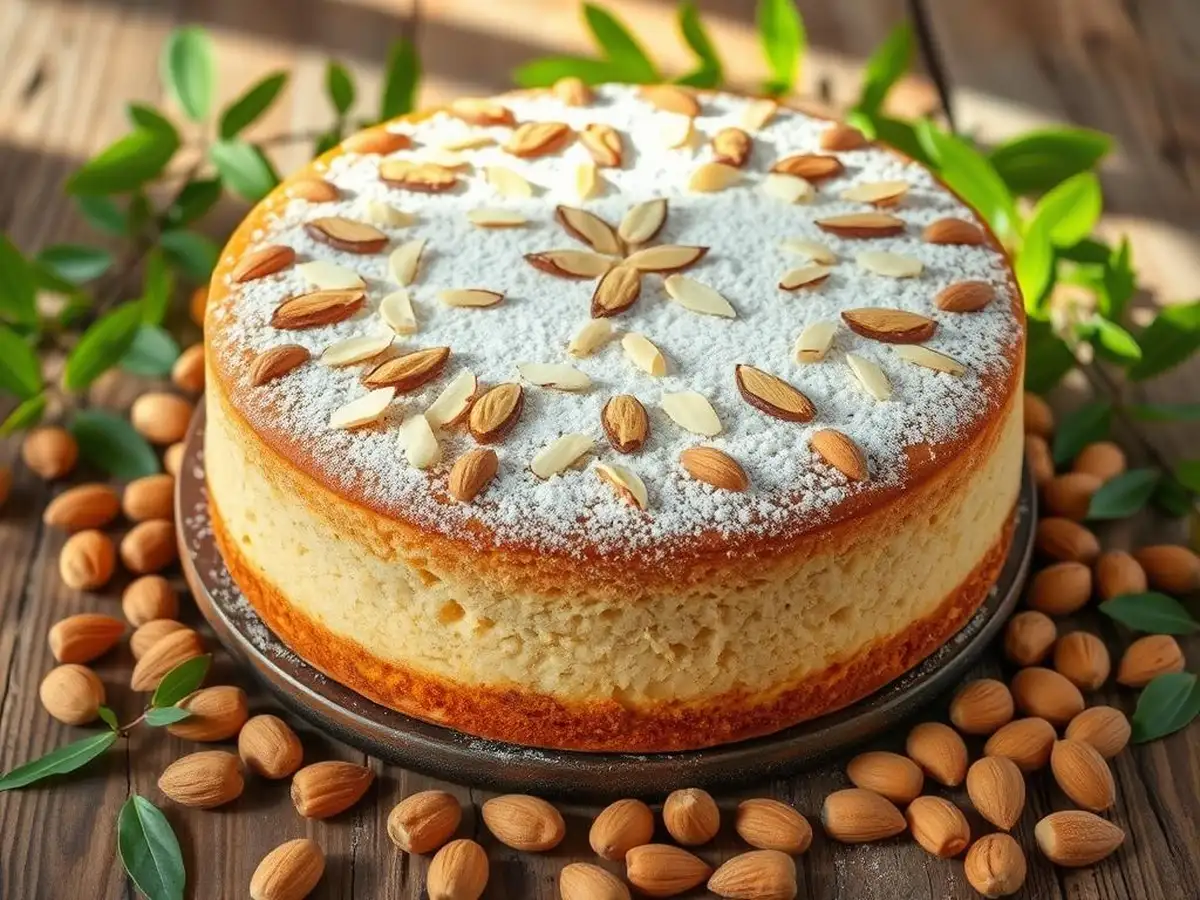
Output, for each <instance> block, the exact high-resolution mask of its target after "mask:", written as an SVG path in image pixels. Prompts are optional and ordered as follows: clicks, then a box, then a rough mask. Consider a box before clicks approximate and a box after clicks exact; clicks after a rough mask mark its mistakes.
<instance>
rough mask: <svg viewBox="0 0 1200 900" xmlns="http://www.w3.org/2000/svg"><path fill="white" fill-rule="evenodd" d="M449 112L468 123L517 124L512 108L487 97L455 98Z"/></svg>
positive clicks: (448, 109)
mask: <svg viewBox="0 0 1200 900" xmlns="http://www.w3.org/2000/svg"><path fill="white" fill-rule="evenodd" d="M447 112H449V113H450V115H452V116H454V117H455V118H458V119H462V121H464V122H466V123H467V124H468V125H515V124H516V123H517V120H516V117H515V116H513V113H512V110H511V109H509V108H508V107H507V106H505V105H504V104H502V103H498V102H497V101H495V100H492V99H490V98H487V97H459V98H458V99H457V100H453V101H451V103H450V106H449V107H448V108H447Z"/></svg>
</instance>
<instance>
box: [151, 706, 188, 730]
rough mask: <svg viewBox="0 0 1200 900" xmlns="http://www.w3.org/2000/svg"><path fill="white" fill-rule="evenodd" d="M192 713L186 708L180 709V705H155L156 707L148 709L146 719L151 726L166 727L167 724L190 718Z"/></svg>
mask: <svg viewBox="0 0 1200 900" xmlns="http://www.w3.org/2000/svg"><path fill="white" fill-rule="evenodd" d="M191 715H192V714H191V713H190V712H188V711H187V710H186V709H180V708H179V707H178V706H163V707H155V708H154V709H148V710H146V718H145V720H144V721H145V722H146V724H147V725H149V726H150V727H151V728H165V727H166V726H167V725H174V724H175V723H176V722H182V721H183V720H184V719H187V718H190V717H191Z"/></svg>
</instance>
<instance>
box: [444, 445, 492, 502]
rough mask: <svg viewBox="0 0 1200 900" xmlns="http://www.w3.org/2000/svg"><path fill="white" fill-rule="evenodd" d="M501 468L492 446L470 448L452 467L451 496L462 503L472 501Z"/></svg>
mask: <svg viewBox="0 0 1200 900" xmlns="http://www.w3.org/2000/svg"><path fill="white" fill-rule="evenodd" d="M499 468H500V460H499V458H498V457H497V456H496V451H495V450H493V449H492V448H491V447H476V448H475V449H473V450H468V451H467V452H466V453H464V454H463V455H462V456H460V457H459V458H458V459H457V460H456V461H455V463H454V466H453V467H452V468H451V469H450V483H449V491H450V496H451V497H453V498H454V499H455V500H458V501H459V502H461V503H470V502H471V501H472V500H474V499H475V498H476V497H477V496H478V495H479V492H480V491H482V490H483V489H484V488H485V487H487V486H488V484H489V483H490V482H491V480H492V479H493V478H495V477H496V472H497V471H498V470H499Z"/></svg>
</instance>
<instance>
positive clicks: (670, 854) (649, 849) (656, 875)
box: [625, 844, 712, 897]
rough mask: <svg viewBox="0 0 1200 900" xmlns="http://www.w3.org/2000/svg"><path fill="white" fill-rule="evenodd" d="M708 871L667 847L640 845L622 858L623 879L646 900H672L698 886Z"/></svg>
mask: <svg viewBox="0 0 1200 900" xmlns="http://www.w3.org/2000/svg"><path fill="white" fill-rule="evenodd" d="M711 874H712V867H711V866H709V864H708V863H706V862H705V861H704V860H702V859H700V858H699V857H698V856H694V855H692V854H691V853H688V852H687V851H686V850H684V849H682V848H680V847H672V846H671V845H670V844H642V845H641V846H640V847H632V848H630V850H629V852H628V853H626V854H625V877H626V878H628V879H629V882H630V884H632V885H633V886H634V887H635V888H637V889H638V891H640V892H641V893H643V894H645V895H646V896H647V897H673V896H675V895H676V894H682V893H683V892H684V891H690V890H691V889H692V888H694V887H696V885H698V884H702V883H703V882H704V881H705V879H707V878H708V876H709V875H711Z"/></svg>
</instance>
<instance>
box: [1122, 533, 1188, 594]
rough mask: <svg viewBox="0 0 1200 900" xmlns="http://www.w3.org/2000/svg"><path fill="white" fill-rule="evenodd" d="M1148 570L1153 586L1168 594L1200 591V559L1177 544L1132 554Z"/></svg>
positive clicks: (1139, 550)
mask: <svg viewBox="0 0 1200 900" xmlns="http://www.w3.org/2000/svg"><path fill="white" fill-rule="evenodd" d="M1133 557H1134V559H1136V560H1137V561H1138V562H1139V563H1141V564H1142V568H1143V569H1145V570H1146V578H1147V579H1149V581H1150V586H1151V587H1153V588H1156V589H1158V590H1160V591H1166V592H1167V593H1168V594H1190V593H1191V592H1192V591H1194V590H1196V589H1197V588H1200V556H1197V555H1196V554H1195V553H1194V552H1193V551H1192V550H1191V549H1189V548H1187V547H1180V546H1177V545H1175V544H1156V545H1154V546H1152V547H1142V548H1140V549H1138V550H1134V551H1133Z"/></svg>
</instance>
